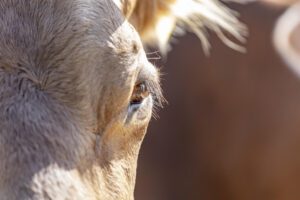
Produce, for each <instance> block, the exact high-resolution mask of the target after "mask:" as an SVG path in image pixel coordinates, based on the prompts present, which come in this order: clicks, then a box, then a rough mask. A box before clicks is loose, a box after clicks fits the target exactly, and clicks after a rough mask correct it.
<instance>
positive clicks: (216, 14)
mask: <svg viewBox="0 0 300 200" xmlns="http://www.w3.org/2000/svg"><path fill="white" fill-rule="evenodd" d="M124 1H125V0H124ZM128 1H132V2H133V1H135V7H134V9H133V10H132V12H131V15H130V18H129V20H130V22H131V23H132V24H133V25H134V26H135V28H136V29H137V31H138V32H139V34H140V36H141V38H142V40H143V42H144V43H145V44H146V45H147V44H148V45H149V44H153V43H155V44H156V45H158V46H159V47H160V49H161V50H162V51H166V50H167V47H168V46H167V43H168V40H169V38H170V36H171V34H172V33H173V32H174V30H176V32H177V33H178V32H182V30H186V31H190V32H194V33H195V34H196V35H197V36H198V37H199V38H200V39H201V42H202V46H203V49H204V51H205V53H208V52H209V50H210V44H209V42H208V29H209V30H212V31H214V32H215V33H216V34H217V35H218V36H219V38H220V39H221V40H222V41H223V42H224V43H225V44H226V45H228V46H229V47H231V48H233V49H236V50H238V51H245V49H244V48H243V47H242V46H240V45H238V44H236V43H235V42H232V41H231V40H230V39H228V38H227V36H226V34H229V35H231V36H233V37H231V38H234V39H235V40H236V41H239V42H242V43H244V42H245V36H246V35H247V28H246V26H245V25H244V24H242V23H240V22H239V20H238V19H237V16H238V14H237V13H236V12H234V11H232V10H230V9H228V8H227V7H226V6H225V5H224V4H222V3H221V2H220V1H219V0H128ZM233 1H235V2H245V1H246V0H233ZM175 28H176V29H175Z"/></svg>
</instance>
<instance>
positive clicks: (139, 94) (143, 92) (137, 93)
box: [130, 82, 150, 104]
mask: <svg viewBox="0 0 300 200" xmlns="http://www.w3.org/2000/svg"><path fill="white" fill-rule="evenodd" d="M149 95H150V90H149V87H148V86H147V84H146V83H145V82H143V83H139V84H137V85H136V86H135V87H134V89H133V92H132V96H131V100H130V103H131V104H139V103H142V101H143V100H144V99H146V98H147V97H148V96H149Z"/></svg>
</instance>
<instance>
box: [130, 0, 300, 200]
mask: <svg viewBox="0 0 300 200" xmlns="http://www.w3.org/2000/svg"><path fill="white" fill-rule="evenodd" d="M233 7H234V8H235V9H237V10H238V11H239V12H240V13H241V18H242V21H244V22H245V23H246V24H247V25H248V26H249V30H250V37H249V38H248V43H247V49H248V53H247V54H240V53H237V52H235V51H233V50H230V49H229V48H228V47H226V46H225V45H224V44H222V42H221V41H220V40H219V39H217V38H216V37H215V36H212V37H211V42H212V46H213V49H212V51H211V56H210V57H205V56H204V55H203V51H202V49H201V43H200V41H199V40H198V39H197V38H196V37H195V36H194V35H191V34H187V35H186V36H185V37H182V38H178V42H177V44H173V45H172V46H173V51H172V52H170V53H169V55H168V59H167V62H166V63H165V64H163V65H164V67H162V71H163V72H165V73H166V75H165V76H163V81H162V84H163V89H164V91H165V92H164V93H165V97H166V99H167V100H168V102H169V104H168V105H167V106H165V108H164V109H163V110H161V111H160V112H159V116H160V118H159V120H152V122H151V124H150V127H149V130H148V134H147V136H146V138H145V141H144V143H143V146H142V149H141V153H140V157H139V166H138V175H137V185H136V195H135V196H136V199H137V200H179V199H180V200H183V199H184V200H185V199H186V200H260V199H261V200H299V199H300V123H299V122H300V80H299V79H298V78H297V77H296V76H295V75H294V74H293V73H292V72H291V71H290V70H289V69H288V68H287V67H286V66H285V65H284V63H283V62H282V61H281V59H280V58H279V56H278V55H277V53H276V52H275V50H274V49H273V47H272V43H271V33H272V29H273V26H274V23H275V20H276V18H277V17H278V16H279V15H280V14H281V13H282V12H283V9H282V8H278V7H271V6H266V5H263V4H260V3H252V4H250V5H247V6H236V5H233ZM157 63H158V62H157ZM158 65H162V64H160V63H158Z"/></svg>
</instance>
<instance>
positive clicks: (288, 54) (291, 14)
mask: <svg viewBox="0 0 300 200" xmlns="http://www.w3.org/2000/svg"><path fill="white" fill-rule="evenodd" d="M273 42H274V46H275V48H276V50H277V52H279V54H280V55H281V57H282V58H283V60H284V61H285V62H286V63H287V65H288V66H289V67H290V68H291V69H292V70H293V71H294V72H295V73H296V74H297V75H298V76H300V4H297V5H294V6H292V7H290V8H289V9H288V10H287V11H286V12H285V13H284V14H283V15H282V16H281V17H280V18H279V19H278V21H277V23H276V26H275V30H274V35H273Z"/></svg>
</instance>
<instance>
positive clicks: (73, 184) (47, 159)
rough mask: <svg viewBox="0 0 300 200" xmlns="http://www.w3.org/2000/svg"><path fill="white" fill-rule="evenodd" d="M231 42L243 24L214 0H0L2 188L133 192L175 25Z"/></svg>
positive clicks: (21, 192)
mask: <svg viewBox="0 0 300 200" xmlns="http://www.w3.org/2000/svg"><path fill="white" fill-rule="evenodd" d="M177 25H178V26H179V27H181V28H186V29H187V30H190V31H194V32H195V33H196V34H197V35H198V36H199V37H200V39H201V40H202V42H203V46H204V49H205V50H206V51H208V49H209V43H208V42H207V32H206V29H207V28H208V29H211V30H213V31H215V32H216V33H217V34H218V36H219V37H220V38H221V39H222V40H223V41H224V42H225V43H226V44H228V45H229V46H231V47H232V48H236V49H239V50H241V48H240V47H239V46H237V45H235V44H234V43H232V42H230V40H228V39H227V38H226V36H225V35H224V33H223V32H224V31H225V32H228V33H229V34H232V35H233V36H234V37H235V38H236V39H238V40H240V41H243V40H244V39H243V35H244V34H245V27H244V26H243V25H242V24H241V23H239V21H238V20H237V19H236V17H235V13H233V12H231V11H230V10H229V9H228V8H226V7H225V6H224V5H223V4H221V3H220V2H218V1H216V0H152V1H148V0H114V1H112V0H88V1H87V0H49V1H39V0H31V1H25V0H3V1H1V2H0V27H1V28H0V30H1V31H0V110H1V112H0V160H1V162H0V197H1V199H2V200H20V199H39V200H42V199H74V200H76V199H86V200H89V199H133V191H134V185H135V175H136V165H137V157H138V152H139V149H140V145H141V142H142V140H143V138H144V135H145V132H146V129H147V125H148V123H149V120H150V118H151V114H152V109H153V107H154V105H157V106H160V105H161V103H162V95H161V90H160V86H159V72H158V70H157V69H156V68H155V67H154V66H153V65H152V64H151V63H149V62H148V60H147V58H146V55H145V51H144V48H143V44H145V45H146V44H149V43H152V42H155V43H156V44H158V46H159V47H161V49H164V48H165V46H166V45H167V41H168V38H169V36H170V35H171V33H172V32H173V30H174V28H175V27H176V26H177Z"/></svg>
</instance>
